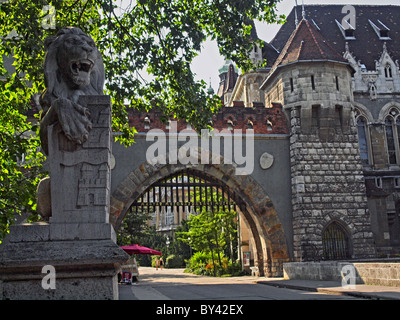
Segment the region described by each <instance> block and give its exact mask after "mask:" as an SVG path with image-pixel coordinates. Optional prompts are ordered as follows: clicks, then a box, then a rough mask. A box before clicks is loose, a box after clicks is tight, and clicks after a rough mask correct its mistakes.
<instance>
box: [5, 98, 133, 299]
mask: <svg viewBox="0 0 400 320" xmlns="http://www.w3.org/2000/svg"><path fill="white" fill-rule="evenodd" d="M79 103H80V104H81V105H82V106H86V107H87V108H88V109H89V111H90V114H91V115H90V119H91V121H92V129H91V131H90V134H89V137H88V140H87V141H86V142H85V143H83V144H82V145H75V144H73V143H71V142H70V141H69V140H68V139H67V138H66V137H65V135H64V133H63V132H62V130H61V127H60V126H59V125H58V124H55V125H53V126H50V127H49V128H48V137H49V157H48V161H49V163H50V178H51V182H50V184H51V207H52V216H51V218H50V221H49V223H38V224H24V225H16V226H12V227H11V229H10V234H9V236H8V237H7V238H6V239H5V241H4V244H2V245H1V246H0V277H1V278H0V279H1V284H0V298H3V299H117V298H118V283H117V272H118V270H119V267H120V264H121V263H122V262H124V261H126V260H127V259H128V255H127V254H126V253H125V252H124V251H123V250H122V249H120V248H119V247H118V246H117V244H116V243H115V242H116V235H115V232H114V229H113V227H112V225H110V224H109V209H110V203H109V202H110V194H109V193H110V161H111V103H110V97H108V96H83V97H80V100H79ZM45 266H50V268H52V270H53V273H52V274H50V273H49V274H47V273H46V271H45V270H46V268H45V269H43V267H45ZM42 271H43V272H44V273H42ZM52 276H54V284H55V288H51V287H50V288H49V287H48V286H47V285H46V281H47V280H48V277H52Z"/></svg>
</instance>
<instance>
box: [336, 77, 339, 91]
mask: <svg viewBox="0 0 400 320" xmlns="http://www.w3.org/2000/svg"><path fill="white" fill-rule="evenodd" d="M335 81H336V90H337V91H339V78H338V76H336V77H335Z"/></svg>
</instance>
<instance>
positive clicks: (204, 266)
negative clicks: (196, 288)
mask: <svg viewBox="0 0 400 320" xmlns="http://www.w3.org/2000/svg"><path fill="white" fill-rule="evenodd" d="M221 262H222V265H220V264H219V259H218V255H217V254H214V259H212V256H211V253H208V252H207V253H206V252H203V251H199V252H196V253H195V254H194V255H193V256H192V258H191V259H190V260H189V261H188V263H187V266H186V268H187V269H186V271H187V272H191V273H194V274H197V275H207V276H217V277H222V276H224V277H229V276H239V275H241V273H242V267H241V264H240V262H237V261H233V262H232V261H231V260H229V259H228V258H227V257H224V256H223V255H222V254H221Z"/></svg>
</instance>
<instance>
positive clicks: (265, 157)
mask: <svg viewBox="0 0 400 320" xmlns="http://www.w3.org/2000/svg"><path fill="white" fill-rule="evenodd" d="M273 163H274V156H273V155H272V154H269V153H268V152H265V153H263V154H262V155H261V157H260V166H261V168H262V169H269V168H270V167H271V166H272V165H273Z"/></svg>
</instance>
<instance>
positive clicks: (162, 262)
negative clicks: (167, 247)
mask: <svg viewBox="0 0 400 320" xmlns="http://www.w3.org/2000/svg"><path fill="white" fill-rule="evenodd" d="M163 265H164V261H163V259H162V257H161V258H160V268H161V270H162V268H163Z"/></svg>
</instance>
